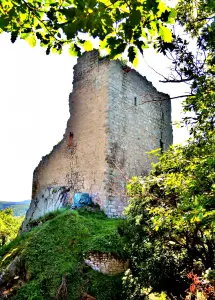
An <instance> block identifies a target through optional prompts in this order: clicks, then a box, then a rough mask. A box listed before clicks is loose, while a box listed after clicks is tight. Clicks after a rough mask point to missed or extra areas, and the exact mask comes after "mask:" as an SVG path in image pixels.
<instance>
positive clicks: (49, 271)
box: [0, 210, 126, 300]
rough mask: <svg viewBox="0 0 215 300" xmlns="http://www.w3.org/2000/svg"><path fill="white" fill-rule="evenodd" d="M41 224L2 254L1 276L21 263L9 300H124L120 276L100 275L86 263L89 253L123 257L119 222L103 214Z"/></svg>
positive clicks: (64, 214)
mask: <svg viewBox="0 0 215 300" xmlns="http://www.w3.org/2000/svg"><path fill="white" fill-rule="evenodd" d="M41 222H42V224H41V225H39V226H37V227H35V228H33V230H32V231H31V232H29V233H25V234H22V235H21V236H19V237H17V239H15V240H14V241H13V242H12V243H10V244H9V245H7V246H5V247H4V248H2V249H1V250H0V273H1V271H2V270H3V269H5V268H6V267H7V266H8V265H9V263H10V262H11V261H13V260H14V258H15V257H17V256H19V257H21V265H22V268H21V269H20V271H19V274H16V275H17V276H15V279H13V281H12V282H10V285H9V284H8V286H7V289H8V290H9V289H10V288H11V291H12V292H11V293H10V294H9V295H8V298H7V299H13V300H25V299H26V300H49V299H50V300H51V299H65V300H66V299H68V300H70V299H71V300H73V299H74V300H77V299H87V298H84V296H83V295H84V294H88V295H91V296H93V297H95V298H96V299H97V300H114V299H117V300H120V299H123V297H122V285H121V277H122V274H121V275H117V276H108V275H103V274H101V273H99V272H96V271H94V270H92V269H91V268H90V267H88V266H86V264H85V263H84V257H86V256H87V253H88V252H89V251H98V252H107V253H112V254H114V255H115V256H117V257H120V258H124V257H126V254H125V253H124V251H123V240H122V238H121V236H120V234H119V231H118V227H119V226H122V223H123V221H122V220H119V219H108V218H107V217H106V216H104V214H103V213H101V212H91V211H87V210H79V211H72V210H65V211H61V212H57V213H56V212H55V213H52V214H50V215H48V216H46V217H45V218H43V219H42V220H41ZM62 283H63V285H61V284H62ZM18 286H19V288H18ZM20 286H21V287H20ZM60 286H61V287H62V289H60ZM63 290H64V295H63V294H62V295H61V292H62V291H63ZM57 291H58V292H60V293H59V294H58V293H57ZM57 294H58V296H57V297H56V295H57ZM66 295H67V296H66ZM0 299H2V298H1V297H0Z"/></svg>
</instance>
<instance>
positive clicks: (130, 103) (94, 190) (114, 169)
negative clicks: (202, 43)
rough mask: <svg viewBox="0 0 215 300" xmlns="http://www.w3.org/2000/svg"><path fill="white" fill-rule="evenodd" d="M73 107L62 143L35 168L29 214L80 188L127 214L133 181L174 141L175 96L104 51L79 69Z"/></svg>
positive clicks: (108, 209) (113, 211) (110, 211)
mask: <svg viewBox="0 0 215 300" xmlns="http://www.w3.org/2000/svg"><path fill="white" fill-rule="evenodd" d="M69 109H70V118H69V120H68V122H67V128H66V131H65V134H64V137H63V139H62V141H61V142H60V143H59V144H57V145H56V146H54V148H53V150H52V152H51V153H50V154H48V155H46V156H45V157H43V158H42V160H41V162H40V163H39V165H38V167H37V168H36V169H35V171H34V177H33V191H32V199H33V200H32V203H31V207H30V209H29V211H28V213H27V220H30V219H34V218H37V217H39V216H41V215H42V214H44V213H46V212H47V211H50V210H53V209H56V208H58V207H60V206H62V205H64V204H65V203H67V202H71V200H72V197H73V196H74V194H75V193H76V192H86V193H90V194H91V195H92V198H93V201H94V202H96V203H98V204H99V205H100V207H101V209H103V210H104V212H105V213H106V214H107V215H108V216H110V217H114V216H119V215H121V214H122V211H123V209H124V207H125V206H126V205H127V199H126V195H125V184H126V181H127V179H128V178H131V177H132V176H136V175H145V174H147V173H148V171H149V170H150V168H151V160H150V159H149V156H148V154H147V153H146V152H149V151H151V150H153V149H157V148H162V150H166V149H167V147H168V146H169V145H170V144H171V143H172V126H171V103H170V100H169V96H168V95H166V94H163V93H160V92H158V91H157V90H156V89H155V88H154V87H153V85H152V84H151V83H150V82H148V81H147V79H146V78H145V77H143V76H141V75H140V74H139V73H138V72H136V71H135V70H131V69H130V68H129V67H126V66H123V65H122V64H121V62H120V61H111V60H109V59H108V58H99V54H98V52H97V51H92V52H86V53H84V54H83V56H82V57H81V58H79V59H78V63H77V65H76V66H75V67H74V81H73V91H72V93H71V94H70V96H69ZM53 195H55V197H54V196H53ZM56 199H57V200H56Z"/></svg>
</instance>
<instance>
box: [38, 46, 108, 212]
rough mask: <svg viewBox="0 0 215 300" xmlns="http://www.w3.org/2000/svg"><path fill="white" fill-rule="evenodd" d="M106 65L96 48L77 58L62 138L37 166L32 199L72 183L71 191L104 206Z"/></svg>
mask: <svg viewBox="0 0 215 300" xmlns="http://www.w3.org/2000/svg"><path fill="white" fill-rule="evenodd" d="M107 65H108V62H107V61H101V62H99V60H98V53H97V52H95V51H94V52H90V53H85V54H84V55H83V56H82V58H81V59H78V64H77V65H76V66H75V67H74V81H73V92H72V93H71V95H70V97H69V109H70V118H69V120H68V122H67V128H66V131H65V134H64V138H63V140H62V141H61V142H60V143H59V144H58V145H56V146H55V147H54V148H53V150H52V152H51V153H50V154H49V155H47V156H45V157H43V159H42V161H41V162H40V164H39V166H38V167H37V168H36V170H35V172H34V178H33V191H32V198H33V199H34V198H35V197H36V195H37V194H38V193H39V191H40V190H41V189H43V188H46V187H55V186H71V187H72V190H73V192H74V193H75V192H88V193H91V194H92V195H95V197H96V199H97V202H99V204H100V205H101V206H102V207H103V206H104V199H105V195H104V188H103V185H104V183H103V181H104V168H105V165H106V162H105V148H106V142H107V140H106V135H105V127H104V123H105V118H106V117H105V111H106V103H107V85H108V72H107ZM70 132H73V134H74V141H73V146H72V147H68V143H69V134H70ZM98 195H99V197H98ZM102 201H103V202H102Z"/></svg>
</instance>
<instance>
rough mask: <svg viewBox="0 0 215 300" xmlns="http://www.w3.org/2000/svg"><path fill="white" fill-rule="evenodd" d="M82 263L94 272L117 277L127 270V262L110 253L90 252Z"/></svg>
mask: <svg viewBox="0 0 215 300" xmlns="http://www.w3.org/2000/svg"><path fill="white" fill-rule="evenodd" d="M84 261H85V263H86V264H87V265H88V266H90V267H91V268H92V269H93V270H94V271H98V272H101V273H103V274H108V275H117V274H120V273H123V272H125V271H126V270H127V269H128V260H123V259H121V258H117V257H115V256H114V255H113V254H111V253H98V252H91V253H89V254H88V258H87V259H85V260H84Z"/></svg>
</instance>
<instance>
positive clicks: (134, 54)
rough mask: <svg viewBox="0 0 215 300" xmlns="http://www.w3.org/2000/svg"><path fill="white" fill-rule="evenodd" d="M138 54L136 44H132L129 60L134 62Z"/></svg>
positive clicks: (129, 50)
mask: <svg viewBox="0 0 215 300" xmlns="http://www.w3.org/2000/svg"><path fill="white" fill-rule="evenodd" d="M136 55H137V53H136V49H135V47H134V46H130V47H129V48H128V58H129V61H130V62H131V63H133V61H134V59H135V57H136Z"/></svg>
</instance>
